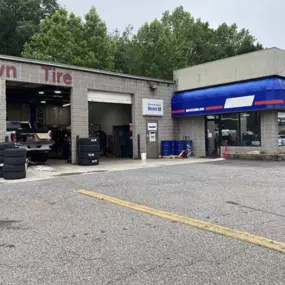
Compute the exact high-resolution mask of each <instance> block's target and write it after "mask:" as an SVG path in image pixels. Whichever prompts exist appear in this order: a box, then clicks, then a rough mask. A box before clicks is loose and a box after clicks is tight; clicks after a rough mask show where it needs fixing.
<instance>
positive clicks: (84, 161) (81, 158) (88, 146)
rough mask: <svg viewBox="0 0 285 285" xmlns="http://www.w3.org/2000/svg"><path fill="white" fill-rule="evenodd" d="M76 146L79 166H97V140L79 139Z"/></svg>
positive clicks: (98, 153) (98, 144) (98, 149)
mask: <svg viewBox="0 0 285 285" xmlns="http://www.w3.org/2000/svg"><path fill="white" fill-rule="evenodd" d="M77 146H78V164H79V165H85V166H91V165H98V164H99V158H100V141H99V139H98V138H79V139H78V143H77Z"/></svg>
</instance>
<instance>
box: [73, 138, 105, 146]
mask: <svg viewBox="0 0 285 285" xmlns="http://www.w3.org/2000/svg"><path fill="white" fill-rule="evenodd" d="M78 143H79V145H80V146H82V145H100V140H99V138H82V139H79V142H78Z"/></svg>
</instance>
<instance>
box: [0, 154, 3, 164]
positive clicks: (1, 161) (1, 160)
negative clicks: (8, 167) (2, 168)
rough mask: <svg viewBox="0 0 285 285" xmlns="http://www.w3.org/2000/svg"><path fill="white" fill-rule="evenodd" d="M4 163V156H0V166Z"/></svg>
mask: <svg viewBox="0 0 285 285" xmlns="http://www.w3.org/2000/svg"><path fill="white" fill-rule="evenodd" d="M1 163H4V156H0V164H1Z"/></svg>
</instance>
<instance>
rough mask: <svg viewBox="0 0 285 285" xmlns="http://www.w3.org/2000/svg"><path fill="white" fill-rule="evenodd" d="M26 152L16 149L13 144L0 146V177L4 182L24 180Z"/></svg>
mask: <svg viewBox="0 0 285 285" xmlns="http://www.w3.org/2000/svg"><path fill="white" fill-rule="evenodd" d="M26 156H27V153H26V150H25V149H20V148H16V147H15V144H14V143H2V144H0V165H1V166H2V168H1V170H0V177H3V178H4V179H6V180H14V179H24V178H26Z"/></svg>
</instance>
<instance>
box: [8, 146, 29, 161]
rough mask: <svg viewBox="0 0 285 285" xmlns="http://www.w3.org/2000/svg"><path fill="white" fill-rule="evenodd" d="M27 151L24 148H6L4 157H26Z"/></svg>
mask: <svg viewBox="0 0 285 285" xmlns="http://www.w3.org/2000/svg"><path fill="white" fill-rule="evenodd" d="M26 156H27V151H26V150H25V149H23V148H14V149H5V150H4V159H5V157H26Z"/></svg>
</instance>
